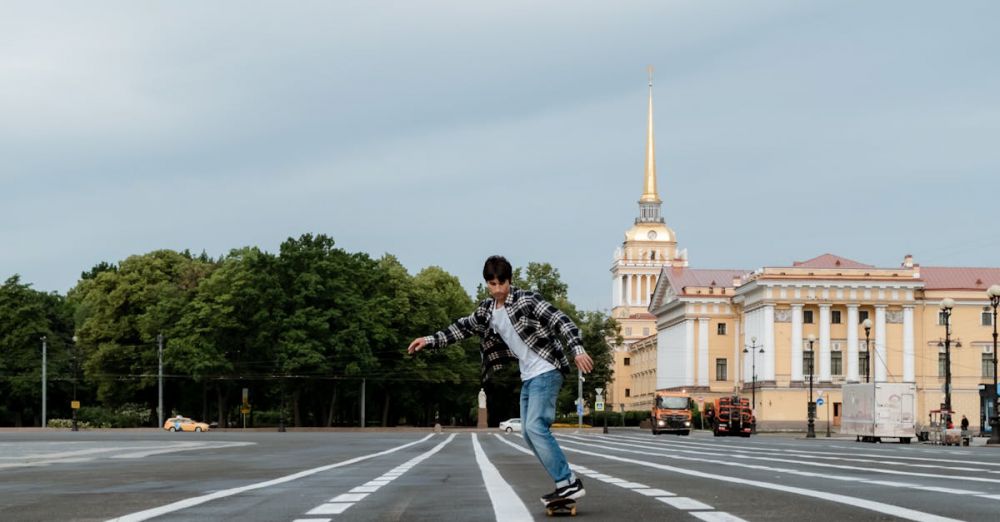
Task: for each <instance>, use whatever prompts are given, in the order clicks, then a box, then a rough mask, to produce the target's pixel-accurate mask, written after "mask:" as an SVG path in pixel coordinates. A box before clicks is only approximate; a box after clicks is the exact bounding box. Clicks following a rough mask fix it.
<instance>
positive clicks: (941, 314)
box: [938, 312, 948, 326]
mask: <svg viewBox="0 0 1000 522" xmlns="http://www.w3.org/2000/svg"><path fill="white" fill-rule="evenodd" d="M946 321H948V319H947V318H946V317H945V315H944V312H938V324H939V325H941V326H944V324H945V322H946Z"/></svg>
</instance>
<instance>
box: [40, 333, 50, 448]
mask: <svg viewBox="0 0 1000 522" xmlns="http://www.w3.org/2000/svg"><path fill="white" fill-rule="evenodd" d="M48 340H49V338H48V337H46V336H44V335H43V336H42V427H43V428H45V427H47V426H48V418H47V415H48V412H47V411H46V410H47V408H48V403H49V397H48V385H47V384H48V383H47V382H46V375H45V371H46V367H47V366H48V351H49V344H48Z"/></svg>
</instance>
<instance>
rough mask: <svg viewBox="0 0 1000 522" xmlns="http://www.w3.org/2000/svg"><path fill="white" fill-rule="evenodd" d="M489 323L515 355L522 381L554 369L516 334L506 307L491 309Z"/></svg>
mask: <svg viewBox="0 0 1000 522" xmlns="http://www.w3.org/2000/svg"><path fill="white" fill-rule="evenodd" d="M490 325H491V326H493V329H494V330H496V331H497V333H498V334H500V338H501V339H503V342H505V343H507V347H508V348H510V350H511V351H512V352H514V355H516V356H517V364H518V366H519V367H520V368H521V381H522V382H523V381H527V380H528V379H531V378H532V377H537V376H539V375H541V374H543V373H545V372H550V371H552V370H555V369H556V367H555V366H553V365H552V363H550V362H549V361H546V360H545V359H543V358H542V357H541V356H540V355H538V354H537V353H535V351H534V350H532V349H531V348H529V347H528V345H527V344H525V343H524V341H523V340H522V339H521V336H520V335H518V334H517V330H515V329H514V324H513V323H511V322H510V314H508V313H507V308H506V307H504V308H496V309H494V310H493V317H492V318H491V319H490Z"/></svg>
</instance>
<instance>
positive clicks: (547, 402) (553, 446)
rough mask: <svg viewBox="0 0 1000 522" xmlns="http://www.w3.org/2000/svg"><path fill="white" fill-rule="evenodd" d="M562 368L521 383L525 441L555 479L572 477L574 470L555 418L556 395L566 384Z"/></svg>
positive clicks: (556, 480)
mask: <svg viewBox="0 0 1000 522" xmlns="http://www.w3.org/2000/svg"><path fill="white" fill-rule="evenodd" d="M562 383H563V377H562V374H561V373H559V370H552V371H550V372H546V373H543V374H541V375H539V376H537V377H533V378H531V379H528V380H527V381H524V382H523V383H521V429H522V431H523V434H524V441H525V442H527V443H528V447H529V448H531V451H533V452H534V453H535V456H536V457H538V460H539V461H540V462H541V463H542V466H545V471H547V472H548V473H549V476H551V477H552V480H554V481H555V482H556V484H559V483H560V482H567V481H569V479H570V477H571V476H572V473H570V470H569V464H568V463H567V462H566V455H564V454H563V452H562V449H561V448H560V447H559V443H558V442H556V438H555V437H553V436H552V421H554V420H555V417H556V397H558V396H559V389H560V388H561V387H562Z"/></svg>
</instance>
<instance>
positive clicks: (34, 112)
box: [0, 0, 1000, 309]
mask: <svg viewBox="0 0 1000 522" xmlns="http://www.w3.org/2000/svg"><path fill="white" fill-rule="evenodd" d="M997 20H1000V3H998V2H994V1H981V2H976V1H963V2H957V3H950V2H930V1H926V2H915V1H879V2H871V1H839V2H809V1H789V2H784V1H754V2H743V1H736V0H733V1H730V2H721V1H718V2H717V1H705V0H690V1H665V0H659V1H648V2H607V1H579V0H574V1H567V2H559V3H557V2H547V3H544V6H542V3H541V2H537V1H512V0H506V1H503V2H485V1H484V2H469V1H456V2H416V1H406V2H377V1H372V0H363V1H356V2H348V1H333V2H330V1H320V2H268V3H263V2H261V3H258V2H246V1H239V2H235V1H234V2H194V1H187V2H185V1H169V2H165V1H161V2H134V1H127V2H99V3H92V2H61V3H56V2H34V1H32V2H5V3H4V9H3V16H2V17H0V222H2V228H0V278H4V279H6V278H7V277H9V276H11V275H13V274H20V275H21V277H22V280H23V281H25V282H29V283H31V284H33V286H34V288H36V289H39V290H45V291H58V292H60V293H65V292H66V291H67V290H68V289H69V288H71V287H72V286H73V285H75V284H76V282H77V279H78V277H79V274H80V272H81V271H83V270H86V269H88V268H90V267H91V266H93V265H94V264H96V263H98V262H101V261H110V262H118V261H120V260H122V259H124V258H126V257H128V256H129V255H133V254H141V253H145V252H149V251H151V250H155V249H160V248H170V249H175V250H183V249H190V250H192V251H194V252H201V251H202V250H204V251H206V252H207V253H208V254H210V255H212V256H213V257H214V256H219V255H222V254H225V253H226V252H228V251H229V250H230V249H232V248H238V247H242V246H247V245H255V246H259V247H261V248H263V249H265V250H268V251H271V252H276V251H277V248H278V245H279V244H280V243H281V242H282V241H283V240H284V239H286V238H287V237H289V236H299V235H301V234H303V233H307V232H311V233H325V234H328V235H330V236H332V237H334V238H335V240H336V241H337V244H338V245H339V246H340V247H342V248H344V249H347V250H349V251H363V252H367V253H369V254H371V255H372V256H375V257H378V256H381V255H382V254H383V253H386V252H388V253H392V254H394V255H396V256H398V257H399V258H400V260H401V261H402V262H403V264H404V265H405V266H406V267H407V268H408V269H409V270H410V271H411V273H416V272H417V271H419V270H420V269H421V268H423V267H426V266H429V265H438V266H441V267H443V268H444V269H446V270H448V271H449V272H451V273H453V274H455V275H457V276H458V277H459V278H460V279H461V280H462V283H463V284H464V285H465V287H466V288H467V289H468V290H469V291H470V293H471V292H472V291H474V289H475V286H476V284H477V283H478V282H479V279H480V275H479V274H480V271H481V268H482V262H483V260H484V259H485V258H486V257H487V256H488V255H490V254H493V253H503V254H505V255H506V256H507V257H508V258H509V259H510V260H511V261H512V262H513V263H514V264H515V265H525V264H527V263H528V262H529V261H546V262H550V263H552V264H553V265H554V266H555V267H556V268H558V269H559V271H560V272H561V274H562V277H563V279H564V281H565V282H566V283H568V284H569V287H570V299H571V300H573V301H574V302H576V303H577V305H578V306H580V307H582V308H584V309H607V308H608V307H609V306H610V299H611V291H610V288H611V284H610V273H609V268H610V265H611V256H612V254H613V252H614V250H615V248H616V247H617V246H619V245H620V244H621V242H622V241H623V239H624V232H625V230H627V229H628V228H629V227H630V226H631V224H632V221H633V220H634V218H635V217H636V215H637V214H638V206H637V203H636V202H637V200H638V198H639V196H640V195H641V193H642V174H643V148H644V146H645V143H644V135H645V117H646V114H645V110H646V93H647V87H646V66H647V65H653V66H654V67H655V68H656V77H655V102H654V103H655V118H656V139H657V147H656V157H657V169H658V187H659V190H660V196H661V198H662V199H663V200H664V204H663V215H664V217H665V218H666V220H667V224H668V226H670V227H671V228H673V229H674V230H675V231H676V233H677V238H678V246H679V247H681V248H687V249H688V254H689V258H690V261H691V266H692V267H696V268H725V269H729V268H736V269H754V268H757V267H760V266H778V265H789V264H791V263H792V262H793V261H796V260H804V259H808V258H811V257H814V256H817V255H820V254H823V253H826V252H830V253H835V254H838V255H841V256H845V257H848V258H852V259H856V260H858V261H862V262H866V263H871V264H876V265H880V266H896V265H898V264H899V263H900V262H902V259H903V256H904V255H905V254H908V253H910V254H913V255H914V256H915V261H916V262H918V263H921V264H922V265H924V266H931V265H934V266H939V265H956V266H994V267H995V266H1000V235H998V234H997V226H996V221H997V220H998V219H1000V212H998V210H1000V205H998V203H997V201H998V195H1000V190H998V189H1000V168H998V167H1000V68H998V59H1000V58H998V57H1000V36H998V34H1000V33H998V31H997V25H996V24H997Z"/></svg>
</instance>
